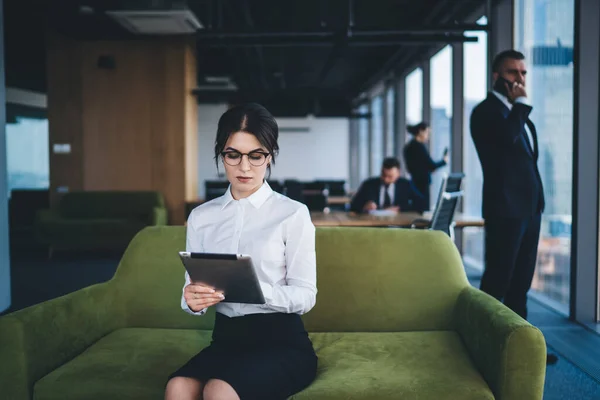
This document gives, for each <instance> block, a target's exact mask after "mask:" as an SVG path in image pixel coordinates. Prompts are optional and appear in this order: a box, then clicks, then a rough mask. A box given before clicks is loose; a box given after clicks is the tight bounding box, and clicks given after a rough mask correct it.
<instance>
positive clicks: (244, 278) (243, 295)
mask: <svg viewBox="0 0 600 400" xmlns="http://www.w3.org/2000/svg"><path fill="white" fill-rule="evenodd" d="M179 257H180V258H181V261H182V262H183V265H184V266H185V269H186V270H187V272H188V274H189V275H190V279H191V281H192V282H194V283H200V284H202V285H205V286H209V287H211V288H213V289H215V290H217V291H220V292H223V294H224V295H225V299H224V300H223V302H224V303H246V304H265V298H264V296H263V293H262V290H261V288H260V284H259V283H258V278H257V277H256V271H255V270H254V264H253V263H252V258H251V257H250V256H248V255H243V254H215V253H190V252H187V251H181V252H179Z"/></svg>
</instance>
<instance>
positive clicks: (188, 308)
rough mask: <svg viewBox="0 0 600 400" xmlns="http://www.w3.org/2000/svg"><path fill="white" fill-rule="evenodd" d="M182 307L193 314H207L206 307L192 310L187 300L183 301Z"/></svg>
mask: <svg viewBox="0 0 600 400" xmlns="http://www.w3.org/2000/svg"><path fill="white" fill-rule="evenodd" d="M181 308H182V309H183V311H185V312H186V313H188V314H192V315H204V314H206V310H207V309H206V308H204V309H202V310H200V311H197V312H196V311H192V309H191V308H190V307H189V306H188V305H187V303H186V302H185V301H182V302H181Z"/></svg>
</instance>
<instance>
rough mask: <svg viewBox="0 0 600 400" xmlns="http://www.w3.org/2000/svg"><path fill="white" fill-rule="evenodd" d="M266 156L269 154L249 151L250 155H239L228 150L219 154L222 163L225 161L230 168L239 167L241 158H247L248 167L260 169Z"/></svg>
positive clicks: (237, 152)
mask: <svg viewBox="0 0 600 400" xmlns="http://www.w3.org/2000/svg"><path fill="white" fill-rule="evenodd" d="M268 155H269V153H265V152H263V151H251V152H250V153H240V152H239V151H235V150H230V151H224V152H222V153H221V156H222V157H223V161H225V163H227V165H231V166H232V167H235V166H236V165H240V163H241V162H242V157H243V156H247V157H248V162H249V163H250V165H252V166H254V167H260V166H262V165H263V164H264V163H265V161H267V156H268Z"/></svg>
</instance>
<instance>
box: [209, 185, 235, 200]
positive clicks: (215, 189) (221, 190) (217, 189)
mask: <svg viewBox="0 0 600 400" xmlns="http://www.w3.org/2000/svg"><path fill="white" fill-rule="evenodd" d="M227 188H229V182H228V181H204V190H205V195H204V197H205V198H206V199H205V200H206V201H209V200H212V199H216V198H217V197H219V196H223V195H224V194H225V192H226V191H227Z"/></svg>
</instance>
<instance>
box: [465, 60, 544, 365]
mask: <svg viewBox="0 0 600 400" xmlns="http://www.w3.org/2000/svg"><path fill="white" fill-rule="evenodd" d="M492 72H493V78H494V88H493V90H492V91H491V92H490V93H489V94H488V96H487V98H486V99H485V100H484V101H483V102H481V103H480V104H479V105H477V107H475V109H474V110H473V114H472V115H471V136H472V137H473V142H474V143H475V148H476V149H477V154H478V155H479V160H480V162H481V167H482V169H483V218H484V219H485V272H484V274H483V277H482V279H481V290H482V291H484V292H487V293H489V294H490V295H492V296H494V297H495V298H497V299H499V300H504V304H505V305H506V306H507V307H509V308H510V309H512V310H513V311H515V312H516V313H517V314H519V315H520V316H521V317H523V318H527V292H528V291H529V289H530V287H531V281H532V279H533V274H534V270H535V265H536V258H537V249H538V242H539V236H540V222H541V218H542V212H543V211H544V189H543V186H542V180H541V178H540V172H539V170H538V166H537V161H538V156H539V148H538V140H537V132H536V129H535V126H534V125H533V122H531V120H530V119H529V114H530V113H531V111H532V109H533V108H532V107H531V106H530V105H529V103H528V99H527V90H526V75H527V67H526V63H525V56H524V55H523V54H522V53H520V52H518V51H515V50H508V51H504V52H502V53H500V54H498V55H497V56H496V57H495V58H494V61H493V64H492ZM552 357H555V356H552ZM549 361H550V362H552V361H555V359H553V360H550V357H549Z"/></svg>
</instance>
